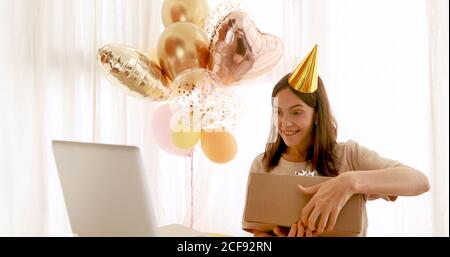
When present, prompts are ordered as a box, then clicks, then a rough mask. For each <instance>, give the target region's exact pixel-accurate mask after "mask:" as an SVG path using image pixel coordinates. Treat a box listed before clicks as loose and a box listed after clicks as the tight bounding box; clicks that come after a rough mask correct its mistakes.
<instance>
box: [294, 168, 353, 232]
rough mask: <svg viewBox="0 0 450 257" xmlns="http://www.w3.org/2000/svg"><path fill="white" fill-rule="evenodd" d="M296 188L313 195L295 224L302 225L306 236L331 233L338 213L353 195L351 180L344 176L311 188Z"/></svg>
mask: <svg viewBox="0 0 450 257" xmlns="http://www.w3.org/2000/svg"><path fill="white" fill-rule="evenodd" d="M298 187H299V189H300V191H301V192H303V193H304V194H312V195H313V196H312V198H311V200H310V201H309V202H308V203H307V204H306V205H305V207H303V209H302V213H301V220H300V221H299V222H297V224H298V223H303V224H304V229H305V230H304V231H305V234H306V235H308V234H309V235H315V234H320V233H322V232H330V231H332V230H333V228H334V225H335V224H336V220H337V217H338V215H339V212H340V211H341V209H342V207H344V205H345V203H347V201H348V199H350V197H351V196H352V195H353V193H354V189H353V184H352V182H351V179H350V177H349V176H346V175H345V174H342V175H339V176H337V177H334V178H332V179H329V180H327V181H325V182H322V183H320V184H317V185H314V186H311V187H302V186H301V185H298ZM319 217H320V219H319ZM317 222H318V223H317ZM317 224H318V226H317V227H316V225H317ZM297 229H299V225H297ZM291 230H292V229H291ZM291 232H292V231H291ZM298 232H301V231H297V232H296V234H299V233H298ZM292 233H294V232H292Z"/></svg>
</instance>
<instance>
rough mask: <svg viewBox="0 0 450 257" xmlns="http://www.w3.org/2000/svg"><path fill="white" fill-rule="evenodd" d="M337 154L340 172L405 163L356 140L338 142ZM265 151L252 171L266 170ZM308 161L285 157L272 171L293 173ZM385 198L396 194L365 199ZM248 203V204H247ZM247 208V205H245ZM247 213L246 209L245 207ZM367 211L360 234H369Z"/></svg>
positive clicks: (399, 165) (303, 167) (245, 227)
mask: <svg viewBox="0 0 450 257" xmlns="http://www.w3.org/2000/svg"><path fill="white" fill-rule="evenodd" d="M335 151H336V156H337V163H336V165H337V168H338V171H339V173H343V172H347V171H366V170H377V169H385V168H391V167H401V166H404V165H403V164H401V163H399V162H397V161H394V160H391V159H387V158H383V157H381V156H380V155H379V154H378V153H376V152H374V151H372V150H370V149H368V148H365V147H363V146H361V145H359V144H358V143H357V142H355V141H352V140H350V141H347V142H345V143H338V144H337V145H336V148H335ZM263 155H264V154H263V153H262V154H260V155H258V156H257V157H256V158H255V160H254V161H253V163H252V166H251V169H250V172H265V171H266V170H265V168H264V165H263V163H262V158H263ZM305 166H306V162H291V161H287V160H285V159H283V158H281V159H280V162H279V163H278V165H277V166H276V167H275V168H273V169H272V170H271V171H270V173H273V174H280V175H282V174H289V175H293V174H295V172H296V171H299V170H302V169H305ZM378 198H383V199H385V200H387V201H395V199H396V198H397V197H396V196H390V195H366V196H365V200H374V199H378ZM246 205H247V204H246ZM244 208H245V207H244ZM244 213H245V209H244ZM367 226H368V219H367V212H366V208H365V206H364V208H363V231H362V233H361V235H360V236H366V234H367ZM252 227H253V225H252V224H251V223H247V222H246V221H245V220H244V218H243V219H242V228H243V229H251V228H252Z"/></svg>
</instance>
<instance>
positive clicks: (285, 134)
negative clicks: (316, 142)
mask: <svg viewBox="0 0 450 257" xmlns="http://www.w3.org/2000/svg"><path fill="white" fill-rule="evenodd" d="M276 97H277V100H276V101H275V104H274V106H273V108H274V112H275V114H278V117H277V118H278V119H277V128H278V133H279V134H280V136H281V138H282V139H283V141H284V143H285V144H286V145H287V146H288V147H295V148H297V147H298V148H300V149H307V147H308V146H309V145H310V144H311V142H312V141H311V140H312V131H313V128H314V121H315V111H314V108H312V107H311V106H309V105H307V104H306V103H305V102H303V101H302V99H300V98H299V97H298V96H296V95H295V94H294V93H293V92H292V91H291V90H290V89H289V88H285V89H282V90H280V92H278V94H277V95H276Z"/></svg>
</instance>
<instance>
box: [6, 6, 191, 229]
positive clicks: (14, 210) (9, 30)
mask: <svg viewBox="0 0 450 257" xmlns="http://www.w3.org/2000/svg"><path fill="white" fill-rule="evenodd" d="M160 6H161V2H160V1H146V0H144V1H143V0H131V1H130V0H127V1H124V0H122V1H111V0H108V1H101V0H97V1H92V0H65V1H59V0H39V1H36V0H19V1H13V2H11V1H3V0H1V1H0V14H1V15H0V17H1V20H2V22H1V24H0V32H1V38H0V42H1V49H2V50H1V51H2V60H1V64H0V70H1V78H0V85H1V86H0V89H1V95H0V112H1V115H0V117H1V118H0V119H1V127H0V128H1V133H0V141H1V148H0V156H1V157H0V171H1V172H0V235H65V234H70V233H71V232H70V226H69V224H68V219H67V214H66V210H65V206H64V202H63V198H62V193H61V190H60V188H59V183H58V179H57V175H56V170H55V165H54V160H53V155H52V152H51V147H50V146H51V140H53V139H63V140H76V141H86V142H101V143H113V144H132V145H138V146H140V148H141V149H142V153H143V156H144V159H145V164H146V167H147V169H148V171H149V172H148V173H149V183H150V184H151V186H152V193H153V201H154V202H155V203H156V204H158V203H163V204H159V205H158V208H157V216H158V217H163V218H161V219H159V221H160V223H161V224H164V222H166V223H168V222H171V220H173V219H176V218H178V219H180V218H179V217H178V216H180V215H181V219H182V218H183V212H182V211H181V209H182V208H184V205H183V204H182V202H183V201H184V198H183V197H184V196H183V194H181V193H178V192H177V190H179V191H180V192H184V191H183V190H184V174H185V173H184V172H183V171H184V170H185V169H186V165H187V164H186V160H184V159H183V158H179V157H172V156H168V155H167V154H164V153H162V152H160V151H159V150H158V148H157V147H156V145H155V143H154V142H153V137H152V135H151V131H150V124H149V120H150V118H151V115H152V111H153V109H154V107H155V106H156V105H155V104H154V103H151V102H146V101H143V100H138V99H134V98H131V97H127V96H125V95H124V94H122V92H121V91H120V90H118V89H116V88H115V87H113V86H111V85H110V84H109V83H108V82H107V81H105V80H104V79H103V76H102V74H101V73H99V70H98V66H97V65H96V54H97V49H98V48H99V47H101V46H102V45H104V44H107V43H123V44H128V45H131V46H134V47H136V48H139V49H141V50H143V51H148V50H150V49H151V48H154V47H155V46H156V41H157V39H158V35H159V33H160V30H161V21H160V14H159V13H160ZM158 174H162V177H160V176H158ZM176 178H179V179H178V180H177V179H176ZM160 181H165V182H164V183H159V182H160ZM171 183H172V184H171ZM176 183H178V184H176ZM165 188H172V189H173V190H174V195H173V196H172V197H171V198H169V199H170V201H166V200H165V199H166V195H165V192H166V191H165ZM177 188H180V189H177ZM158 192H162V193H161V194H158ZM180 208H181V209H180ZM179 209H180V210H179ZM179 213H181V214H179ZM169 214H170V215H169Z"/></svg>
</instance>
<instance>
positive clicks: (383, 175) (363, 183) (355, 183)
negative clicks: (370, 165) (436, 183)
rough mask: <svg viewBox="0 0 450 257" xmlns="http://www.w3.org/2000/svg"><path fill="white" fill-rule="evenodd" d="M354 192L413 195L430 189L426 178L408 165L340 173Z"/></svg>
mask: <svg viewBox="0 0 450 257" xmlns="http://www.w3.org/2000/svg"><path fill="white" fill-rule="evenodd" d="M342 176H343V179H347V180H348V181H349V184H350V185H351V188H352V190H353V192H354V193H359V194H386V195H394V196H414V195H420V194H422V193H425V192H427V191H428V190H429V189H430V186H429V182H428V178H427V177H426V176H425V175H424V174H423V173H421V172H420V171H418V170H415V169H413V168H409V167H395V168H388V169H382V170H370V171H350V172H346V173H343V174H342Z"/></svg>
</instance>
